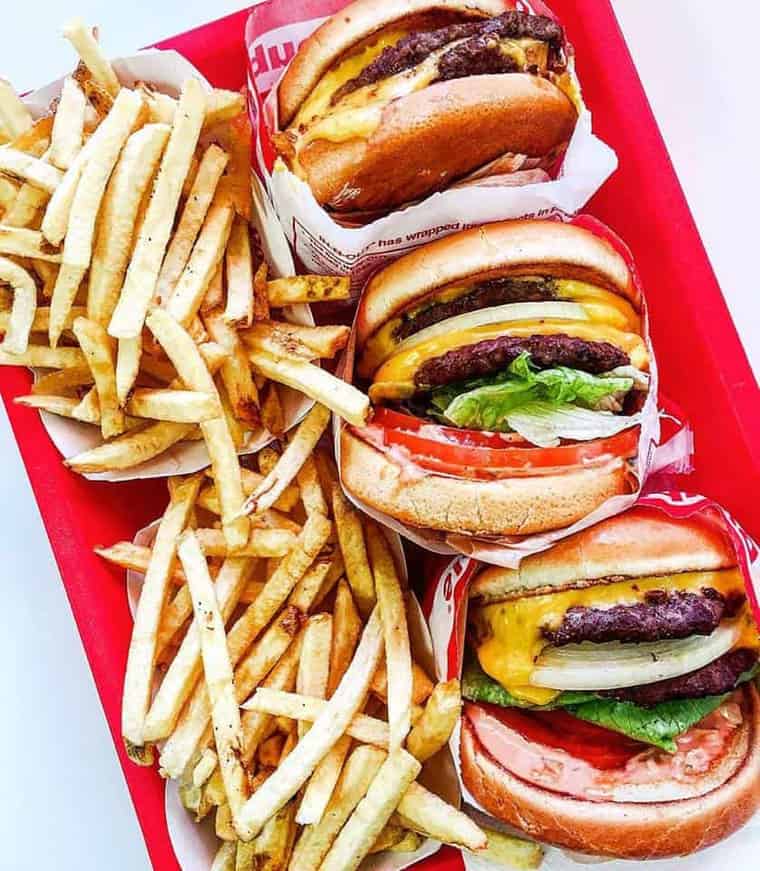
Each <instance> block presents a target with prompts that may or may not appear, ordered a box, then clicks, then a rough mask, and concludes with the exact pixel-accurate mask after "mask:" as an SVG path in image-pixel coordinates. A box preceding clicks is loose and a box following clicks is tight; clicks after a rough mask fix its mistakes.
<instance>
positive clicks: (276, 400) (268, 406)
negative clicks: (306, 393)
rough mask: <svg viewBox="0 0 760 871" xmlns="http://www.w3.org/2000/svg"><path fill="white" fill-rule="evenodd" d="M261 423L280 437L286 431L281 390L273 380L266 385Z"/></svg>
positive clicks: (268, 430)
mask: <svg viewBox="0 0 760 871" xmlns="http://www.w3.org/2000/svg"><path fill="white" fill-rule="evenodd" d="M255 383H256V382H255V378H254V384H255ZM261 425H262V426H263V427H264V429H265V430H266V431H267V432H269V433H271V434H272V435H273V436H278V437H279V436H281V435H283V433H284V432H285V411H284V409H283V407H282V401H281V400H280V391H279V390H278V389H277V385H276V384H275V383H274V382H273V381H268V382H267V383H266V385H265V386H264V401H263V402H262V403H261Z"/></svg>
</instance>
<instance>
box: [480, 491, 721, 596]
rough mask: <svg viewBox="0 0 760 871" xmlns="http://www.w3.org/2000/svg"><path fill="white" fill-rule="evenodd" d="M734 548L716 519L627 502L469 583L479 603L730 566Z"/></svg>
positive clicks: (484, 572) (488, 570) (491, 569)
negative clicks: (544, 547)
mask: <svg viewBox="0 0 760 871" xmlns="http://www.w3.org/2000/svg"><path fill="white" fill-rule="evenodd" d="M735 565H736V554H735V552H734V550H733V547H732V546H731V543H730V540H729V539H728V536H727V535H726V533H725V531H724V530H723V528H722V527H721V526H720V525H719V524H718V522H717V520H716V521H715V522H714V523H713V522H711V521H706V520H703V519H699V518H697V517H694V518H684V519H677V518H671V517H668V516H667V515H666V514H665V513H663V512H662V511H658V510H657V509H655V508H646V507H637V508H632V509H630V510H629V511H626V512H624V513H623V514H618V515H617V516H616V517H611V518H609V519H608V520H603V521H601V523H597V524H595V525H594V526H591V527H589V528H588V529H584V530H582V531H581V532H576V533H575V534H574V535H571V536H569V537H568V538H566V539H564V540H563V541H560V542H557V543H556V544H555V545H553V546H552V547H551V548H549V550H545V551H542V552H541V553H537V554H533V555H531V556H528V557H526V558H525V559H524V560H522V562H521V563H520V566H519V568H516V569H505V568H498V567H491V568H488V569H486V570H485V571H483V572H481V573H480V574H479V575H478V577H477V578H476V580H475V581H474V583H473V584H472V585H471V587H470V596H471V597H472V598H474V599H478V600H479V601H480V602H482V603H487V602H495V601H500V600H502V599H511V598H519V597H521V596H525V595H541V594H544V593H551V592H556V591H558V590H564V589H573V588H574V589H578V588H581V587H588V586H594V585H595V584H598V583H600V582H604V581H617V580H621V579H622V578H642V577H650V576H659V575H668V574H676V573H678V572H709V571H720V570H721V569H728V568H732V567H733V566H735Z"/></svg>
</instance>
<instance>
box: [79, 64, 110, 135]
mask: <svg viewBox="0 0 760 871" xmlns="http://www.w3.org/2000/svg"><path fill="white" fill-rule="evenodd" d="M71 77H72V79H74V81H75V82H76V83H77V84H78V85H79V87H80V88H81V89H82V90H83V91H84V95H85V97H87V106H86V107H85V119H84V123H85V131H87V130H91V129H93V128H96V127H97V126H98V124H100V122H101V121H102V120H103V118H105V117H106V115H107V114H108V113H109V112H110V111H111V107H112V106H113V95H112V94H110V93H109V92H108V89H107V88H105V87H104V86H103V85H102V84H101V83H100V82H99V81H98V80H97V79H96V78H95V76H94V75H93V74H92V72H91V70H90V69H88V67H87V65H86V64H85V62H84V61H83V60H80V61H79V63H78V64H77V66H76V69H75V70H74V72H73V73H72V74H71Z"/></svg>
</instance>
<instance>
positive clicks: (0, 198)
mask: <svg viewBox="0 0 760 871" xmlns="http://www.w3.org/2000/svg"><path fill="white" fill-rule="evenodd" d="M18 190H19V189H18V187H17V185H16V184H15V183H14V182H12V181H11V180H10V179H9V178H5V177H4V176H0V213H2V212H4V211H5V210H6V209H9V208H10V207H11V206H12V205H13V202H14V200H15V199H16V197H17V196H18Z"/></svg>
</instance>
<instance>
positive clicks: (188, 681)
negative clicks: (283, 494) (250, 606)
mask: <svg viewBox="0 0 760 871" xmlns="http://www.w3.org/2000/svg"><path fill="white" fill-rule="evenodd" d="M252 568H253V564H252V561H251V560H250V559H247V558H244V557H230V558H228V559H226V560H225V561H224V563H223V565H222V568H221V569H220V570H219V574H218V575H217V578H216V583H215V585H214V593H215V596H216V600H217V603H218V606H219V611H220V613H221V617H222V621H223V622H224V623H227V621H228V620H229V618H230V616H231V615H232V612H233V611H234V609H235V607H236V606H237V603H238V601H239V600H240V595H241V593H242V592H243V589H244V588H245V585H246V583H247V582H248V578H249V576H250V572H251V570H252ZM188 589H189V590H190V587H189V585H188ZM190 592H192V590H190ZM200 672H201V641H200V637H199V634H198V627H197V625H196V624H195V623H193V624H192V625H191V626H190V627H189V628H188V630H187V634H186V635H185V637H184V638H183V639H182V644H181V645H180V647H179V650H178V651H177V653H176V655H175V657H174V659H173V660H172V662H171V665H170V666H169V668H168V669H167V672H166V674H165V675H164V679H163V681H162V682H161V686H160V687H159V688H158V692H157V693H156V696H155V698H154V699H153V702H152V704H151V705H150V709H149V710H148V713H147V715H146V718H145V723H144V726H143V735H144V736H145V740H146V741H152V742H155V741H160V740H161V739H163V738H166V737H167V736H168V735H170V734H171V730H172V728H173V727H174V724H175V723H176V721H177V717H178V716H179V713H180V711H181V710H182V705H183V704H184V703H185V701H186V700H187V697H188V696H189V694H190V693H191V692H192V689H193V687H194V686H195V683H196V682H197V680H198V677H199V676H200ZM212 770H213V769H212Z"/></svg>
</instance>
